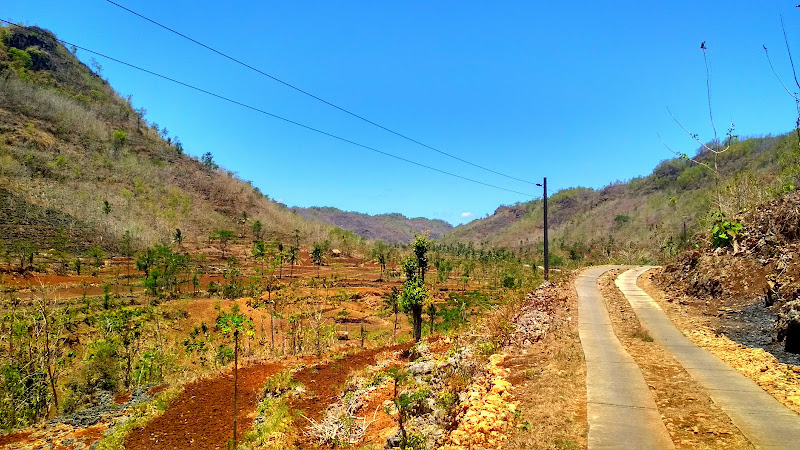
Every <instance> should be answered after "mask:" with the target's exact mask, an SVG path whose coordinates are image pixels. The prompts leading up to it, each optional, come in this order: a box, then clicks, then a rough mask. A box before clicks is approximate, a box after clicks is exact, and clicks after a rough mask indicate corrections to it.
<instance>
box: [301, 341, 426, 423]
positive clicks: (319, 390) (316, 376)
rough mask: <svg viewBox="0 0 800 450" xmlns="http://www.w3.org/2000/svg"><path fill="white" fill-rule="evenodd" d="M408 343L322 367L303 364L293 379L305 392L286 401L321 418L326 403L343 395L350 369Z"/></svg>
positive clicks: (316, 418)
mask: <svg viewBox="0 0 800 450" xmlns="http://www.w3.org/2000/svg"><path fill="white" fill-rule="evenodd" d="M411 345H412V343H411V342H408V343H405V344H395V345H391V346H388V347H378V348H374V349H370V350H365V351H363V352H360V353H357V354H355V355H352V356H348V357H346V358H344V359H340V360H338V361H331V362H329V363H327V364H324V365H321V366H310V367H306V368H305V369H303V370H301V371H299V372H297V373H296V374H295V375H294V377H293V378H294V380H295V381H297V382H299V383H302V384H303V386H305V388H306V389H307V390H308V395H306V396H304V397H303V398H301V399H294V400H292V401H291V402H290V403H289V404H290V406H291V407H292V408H293V409H297V410H301V411H303V414H304V415H305V416H306V417H308V418H310V419H312V420H320V419H321V418H322V414H323V413H324V412H325V409H326V408H327V407H328V405H330V404H331V403H333V402H334V401H336V399H338V398H339V396H340V395H341V394H342V389H343V386H344V383H345V381H347V377H348V376H349V375H350V373H351V372H353V371H354V370H358V369H360V368H362V367H366V366H369V365H373V364H375V363H376V358H375V357H376V356H377V355H378V354H379V353H383V352H394V351H397V350H408V349H409V348H411Z"/></svg>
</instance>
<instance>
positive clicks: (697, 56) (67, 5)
mask: <svg viewBox="0 0 800 450" xmlns="http://www.w3.org/2000/svg"><path fill="white" fill-rule="evenodd" d="M117 1H118V2H119V3H121V4H123V5H125V6H128V7H130V8H131V9H133V10H135V11H138V12H140V13H142V14H143V15H146V16H149V17H151V18H153V19H155V20H158V21H160V22H162V23H165V24H167V25H169V26H172V27H174V28H176V29H178V30H179V31H181V32H183V33H185V34H187V35H189V36H191V37H194V38H196V39H198V40H200V41H203V42H205V43H207V44H209V45H211V46H212V47H215V48H217V49H219V50H221V51H224V52H226V53H229V54H230V55H232V56H235V57H237V58H239V59H242V60H244V61H246V62H248V63H250V64H252V65H254V66H256V67H259V68H261V69H262V70H264V71H265V72H268V73H270V74H272V75H274V76H276V77H278V78H281V79H283V80H286V81H288V82H291V83H293V84H295V85H297V86H299V87H301V88H303V89H305V90H308V91H311V92H313V93H314V94H316V95H319V96H320V97H323V98H325V99H327V100H329V101H331V102H333V103H336V104H338V105H340V106H342V107H345V108H347V109H350V110H352V111H354V112H357V113H358V114H361V115H363V116H366V117H368V118H370V119H371V120H374V121H376V122H378V123H380V124H383V125H385V126H387V127H389V128H393V129H395V130H397V131H400V132H402V133H405V134H407V135H408V136H411V137H413V138H415V139H417V140H420V141H422V142H424V143H426V144H429V145H431V146H433V147H436V148H439V149H441V150H444V151H447V152H449V153H452V154H455V155H458V156H459V157H461V158H464V159H467V160H469V161H472V162H475V163H477V164H480V165H484V166H488V167H490V168H492V169H494V170H497V171H499V172H503V173H508V174H510V175H513V176H516V177H519V178H524V179H528V180H533V181H539V180H540V179H541V177H542V176H547V177H548V184H549V188H550V190H551V191H556V190H558V189H562V188H566V187H570V186H588V187H594V188H599V187H602V186H604V185H606V184H608V183H611V182H613V181H616V180H627V179H630V178H632V177H635V176H639V175H643V174H647V173H649V172H650V171H651V170H652V169H653V167H654V166H655V165H656V164H657V163H658V162H659V161H661V160H663V159H667V158H670V157H672V156H673V155H672V154H671V153H670V152H669V151H668V150H667V149H666V148H665V147H664V146H663V145H662V144H661V142H660V141H659V139H658V136H657V134H658V133H660V134H661V136H662V137H663V138H664V140H665V141H666V142H667V143H669V145H670V146H672V147H673V148H674V149H675V150H676V151H682V152H687V153H694V151H695V149H696V148H697V144H696V143H695V142H694V141H692V140H691V138H689V137H688V136H687V135H686V133H684V132H683V131H682V130H681V129H680V128H679V127H678V126H677V125H676V124H675V123H674V122H673V121H672V119H671V118H670V116H669V114H668V112H667V107H669V108H670V109H671V110H672V111H673V113H674V114H675V115H676V116H677V117H678V118H679V119H680V120H681V121H682V122H683V123H684V124H686V125H687V126H688V127H690V128H691V129H692V131H693V132H696V133H698V134H699V135H700V136H701V138H702V139H704V140H708V139H710V138H711V128H710V124H709V121H708V110H707V107H706V90H705V66H704V65H703V57H702V53H701V51H700V48H699V47H700V42H702V41H707V44H706V45H707V47H708V57H709V61H710V64H711V71H712V80H711V83H712V95H713V105H714V114H715V116H716V118H717V119H718V123H717V128H718V129H719V130H723V131H722V132H723V133H724V129H726V128H727V124H728V123H729V122H730V119H731V118H732V119H733V121H734V123H735V125H736V132H737V134H739V135H740V136H751V135H763V134H770V133H772V134H777V133H783V132H786V131H787V130H790V129H792V127H793V124H794V120H795V118H796V113H795V110H794V103H793V101H792V100H791V99H790V98H789V96H788V95H787V94H786V93H785V92H784V91H783V90H782V88H781V87H780V85H779V84H778V82H777V81H776V80H775V78H774V76H773V75H772V73H771V71H770V69H769V66H768V64H767V61H766V59H765V57H764V54H763V50H762V44H766V45H767V47H768V48H769V49H770V53H771V55H772V57H773V61H774V62H775V64H776V68H777V70H778V71H779V72H780V74H781V75H782V76H783V77H784V78H785V79H786V81H788V80H789V79H790V76H791V72H790V69H789V65H788V58H787V57H786V51H785V47H784V44H783V37H782V34H781V28H780V14H783V16H784V20H785V23H786V29H787V32H788V35H789V39H790V42H791V43H792V45H794V48H795V50H796V55H795V57H796V59H797V60H798V61H800V8H795V3H797V2H795V3H791V2H777V1H762V2H753V1H670V2H661V3H662V4H660V5H655V4H654V3H655V2H642V1H621V2H613V1H612V2H597V1H592V2H584V1H572V2H531V1H513V2H512V1H508V2H485V1H458V2H456V1H440V2H435V1H433V2H431V1H424V2H423V1H407V2H374V1H347V2H331V1H317V2H303V1H296V2H245V1H238V2H218V1H217V2H208V1H202V0H194V1H188V0H179V1H169V2H166V1H153V0H139V1H136V2H134V1H132V0H117ZM6 3H7V4H5V5H3V8H2V15H3V17H2V18H4V19H6V20H13V21H16V22H22V23H25V24H30V25H33V24H35V25H39V26H41V27H44V28H47V29H50V30H52V31H53V32H55V33H56V34H57V35H58V36H59V37H60V38H62V39H65V40H68V41H73V42H74V43H76V44H79V45H82V46H85V47H87V48H90V49H93V50H97V51H100V52H103V53H107V54H109V55H112V56H115V57H118V58H120V59H124V60H126V61H129V62H131V63H134V64H137V65H141V66H144V67H147V68H149V69H152V70H154V71H157V72H161V73H164V74H166V75H169V76H171V77H174V78H177V79H180V80H183V81H186V82H189V83H192V84H195V85H197V86H200V87H203V88H205V89H208V90H212V91H215V92H218V93H220V94H222V95H226V96H229V97H231V98H234V99H237V100H241V101H243V102H246V103H249V104H252V105H253V106H256V107H259V108H263V109H265V110H268V111H270V112H274V113H275V114H279V115H282V116H285V117H287V118H290V119H293V120H296V121H299V122H303V123H306V124H308V125H311V126H314V127H318V128H321V129H323V130H326V131H330V132H332V133H335V134H338V135H341V136H343V137H346V138H348V139H352V140H355V141H358V142H361V143H363V144H366V145H369V146H373V147H376V148H379V149H381V150H384V151H387V152H391V153H395V154H397V155H401V156H403V157H406V158H409V159H413V160H416V161H419V162H422V163H425V164H429V165H432V166H435V167H438V168H441V169H443V170H446V171H450V172H454V173H458V174H460V175H463V176H466V177H470V178H475V179H479V180H481V181H484V182H486V183H490V184H496V185H500V186H503V187H506V188H509V189H512V190H516V191H521V192H524V193H529V194H531V195H533V196H534V197H538V196H541V190H540V188H537V187H536V186H532V185H528V184H524V183H519V182H515V181H512V180H508V179H504V178H502V177H498V176H496V175H492V174H490V173H486V172H483V171H480V170H478V169H475V168H473V167H470V166H467V165H464V164H462V163H459V162H457V161H454V160H451V159H449V158H446V157H443V156H442V155H439V154H436V153H433V152H431V151H430V150H427V149H425V148H422V147H419V146H417V145H414V144H411V143H409V142H406V141H404V140H402V139H400V138H397V137H395V136H392V135H390V134H388V133H386V132H383V131H381V130H378V129H376V128H374V127H372V126H370V125H367V124H365V123H363V122H359V121H358V120H356V119H354V118H352V117H349V116H346V115H344V114H342V113H340V112H338V111H335V110H333V109H331V108H329V107H327V106H325V105H323V104H320V103H318V102H316V101H314V100H311V99H309V98H307V97H304V96H302V95H301V94H298V93H296V92H294V91H291V90H289V89H287V88H286V87H284V86H281V85H279V84H277V83H275V82H273V81H270V80H268V79H266V78H264V77H262V76H260V75H257V74H255V73H253V72H250V71H248V70H247V69H245V68H242V67H240V66H237V65H235V64H233V63H231V62H229V61H227V60H225V59H223V58H221V57H219V56H217V55H214V54H212V53H209V52H208V51H206V50H204V49H202V48H200V47H197V46H195V45H194V44H192V43H190V42H188V41H185V40H183V39H181V38H179V37H177V36H175V35H173V34H171V33H169V32H166V31H165V30H162V29H160V28H157V27H155V26H154V25H152V24H150V23H148V22H145V21H143V20H142V19H139V18H137V17H135V16H133V15H131V14H129V13H127V12H125V11H123V10H121V9H119V8H117V7H115V6H113V5H111V4H109V3H107V2H105V1H103V0H47V1H42V0H31V1H27V2H6ZM545 3H546V4H545ZM78 55H79V56H80V57H81V58H82V59H84V61H88V60H89V58H90V55H88V54H86V53H85V52H80V51H79V53H78ZM97 59H98V61H99V62H100V64H101V65H102V66H103V76H105V77H107V78H108V79H109V80H110V81H111V84H112V85H113V86H114V87H115V88H116V89H117V90H118V91H119V92H121V93H122V94H123V95H127V94H132V95H133V102H134V105H135V106H136V107H144V108H146V109H147V111H148V112H147V118H148V119H149V120H151V121H154V122H156V123H158V124H159V125H161V126H165V127H167V128H168V129H169V132H170V134H171V135H173V136H174V135H177V136H179V137H180V139H181V141H183V143H184V146H185V148H186V150H187V152H189V153H190V154H193V155H200V154H202V153H205V152H211V153H212V154H213V155H214V157H215V160H216V161H217V162H218V163H220V164H221V165H222V166H223V167H225V168H227V169H229V170H232V171H234V172H236V173H238V175H239V176H240V177H242V178H244V179H247V180H252V181H253V182H254V184H255V185H256V186H258V187H259V188H260V189H261V190H262V192H264V193H266V194H267V195H269V196H270V197H272V198H274V199H276V200H279V201H281V202H283V203H286V204H287V205H290V206H292V205H297V206H313V205H316V206H334V207H338V208H341V209H345V210H355V211H360V212H366V213H370V214H375V213H383V212H400V213H403V214H405V215H408V216H424V217H431V218H440V219H444V220H447V221H449V222H451V223H462V222H464V221H466V220H470V219H471V218H474V217H481V216H483V215H485V214H488V213H491V212H492V211H494V209H495V208H496V207H497V206H499V205H501V204H510V203H514V202H517V201H526V200H529V199H530V198H531V197H527V196H524V195H519V194H513V193H509V192H504V191H500V190H495V189H491V188H487V187H483V186H479V185H474V184H471V183H468V182H465V181H461V180H458V179H454V178H450V177H447V176H445V175H441V174H438V173H434V172H430V171H427V170H425V169H422V168H418V167H414V166H411V165H408V164H406V163H402V162H399V161H395V160H392V159H389V158H387V157H385V156H382V155H378V154H374V153H371V152H369V151H367V150H363V149H360V148H357V147H353V146H351V145H349V144H345V143H341V142H337V141H335V140H332V139H330V138H328V137H325V136H320V135H316V134H313V133H312V132H309V131H306V130H303V129H300V128H297V127H294V126H292V125H288V124H285V123H281V122H278V121H275V120H273V119H269V118H267V117H264V116H262V115H259V114H256V113H253V112H250V111H248V110H245V109H242V108H239V107H236V106H233V105H230V104H226V103H224V102H221V101H219V100H217V99H214V98H209V97H205V96H203V95H202V94H198V93H195V92H193V91H190V90H187V89H186V88H183V87H181V86H177V85H173V84H170V83H169V82H166V81H162V80H158V79H154V78H152V77H151V76H149V75H146V74H142V73H137V72H135V71H132V70H131V69H129V68H126V67H124V66H120V65H118V64H116V63H113V62H111V61H104V60H103V59H102V58H97ZM464 213H471V214H472V216H471V217H462V216H467V214H464Z"/></svg>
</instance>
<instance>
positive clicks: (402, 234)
mask: <svg viewBox="0 0 800 450" xmlns="http://www.w3.org/2000/svg"><path fill="white" fill-rule="evenodd" d="M291 210H292V212H295V213H297V214H299V215H300V216H301V217H303V218H305V219H308V220H317V221H320V222H324V223H327V224H330V225H334V226H337V227H339V228H342V229H345V230H350V231H352V232H354V233H356V234H357V235H359V236H361V237H363V238H365V239H370V240H381V241H384V242H387V243H392V244H401V243H402V244H405V243H408V242H410V241H412V240H414V236H415V235H418V234H422V233H424V232H426V231H429V232H430V237H431V238H432V239H438V238H440V237H442V236H444V235H445V234H446V233H447V232H449V231H451V230H452V229H453V226H452V225H450V224H449V223H447V222H445V221H443V220H433V219H426V218H424V217H416V218H408V217H406V216H404V215H402V214H376V215H374V216H372V215H369V214H362V213H358V212H352V211H342V210H341V209H337V208H328V207H311V208H298V207H295V208H291Z"/></svg>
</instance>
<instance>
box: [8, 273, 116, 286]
mask: <svg viewBox="0 0 800 450" xmlns="http://www.w3.org/2000/svg"><path fill="white" fill-rule="evenodd" d="M4 281H5V283H6V284H7V285H10V286H17V287H19V286H33V287H36V286H40V285H45V286H52V285H56V284H79V283H83V282H85V283H89V284H91V283H102V282H103V280H101V279H100V278H95V277H88V276H74V277H70V276H61V275H45V274H39V273H35V274H27V275H24V276H21V275H16V274H15V275H11V276H8V277H6V279H5V280H4Z"/></svg>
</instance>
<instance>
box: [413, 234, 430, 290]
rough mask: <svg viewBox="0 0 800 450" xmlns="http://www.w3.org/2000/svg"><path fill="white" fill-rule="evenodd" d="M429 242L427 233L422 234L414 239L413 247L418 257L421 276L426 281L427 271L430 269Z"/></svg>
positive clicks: (419, 274) (415, 255) (418, 268)
mask: <svg viewBox="0 0 800 450" xmlns="http://www.w3.org/2000/svg"><path fill="white" fill-rule="evenodd" d="M429 246H430V244H429V243H428V236H427V235H424V234H423V235H420V236H417V237H416V239H414V244H413V249H414V257H415V258H416V263H417V270H418V276H419V278H420V279H421V280H422V281H423V282H424V281H425V272H427V271H428V247H429Z"/></svg>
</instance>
